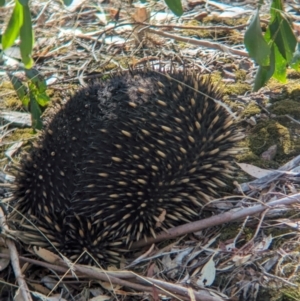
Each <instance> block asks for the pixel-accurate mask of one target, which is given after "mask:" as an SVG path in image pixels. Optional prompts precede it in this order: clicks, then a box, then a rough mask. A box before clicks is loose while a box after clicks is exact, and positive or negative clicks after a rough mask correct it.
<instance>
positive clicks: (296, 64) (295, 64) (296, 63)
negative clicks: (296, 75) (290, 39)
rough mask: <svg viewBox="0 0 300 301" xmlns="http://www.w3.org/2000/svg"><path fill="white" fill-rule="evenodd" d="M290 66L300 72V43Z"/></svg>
mask: <svg viewBox="0 0 300 301" xmlns="http://www.w3.org/2000/svg"><path fill="white" fill-rule="evenodd" d="M290 64H291V67H292V68H293V69H295V70H296V71H300V43H298V44H297V47H296V51H295V53H294V56H293V58H292V60H291V63H290Z"/></svg>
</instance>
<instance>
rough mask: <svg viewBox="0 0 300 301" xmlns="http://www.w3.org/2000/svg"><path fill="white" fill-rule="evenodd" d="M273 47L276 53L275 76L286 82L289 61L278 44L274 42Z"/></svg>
mask: <svg viewBox="0 0 300 301" xmlns="http://www.w3.org/2000/svg"><path fill="white" fill-rule="evenodd" d="M273 47H274V55H275V70H274V74H273V77H274V78H276V79H277V80H279V81H280V82H282V83H285V82H286V67H287V61H286V59H285V58H284V57H283V56H282V55H281V52H280V51H279V49H278V47H277V45H276V44H274V45H273Z"/></svg>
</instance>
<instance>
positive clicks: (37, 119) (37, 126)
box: [30, 93, 43, 131]
mask: <svg viewBox="0 0 300 301" xmlns="http://www.w3.org/2000/svg"><path fill="white" fill-rule="evenodd" d="M30 113H31V122H32V127H33V130H34V131H35V130H41V129H42V128H43V123H42V120H41V114H42V111H41V109H40V107H39V105H38V103H37V101H36V99H35V97H34V95H33V94H32V93H30Z"/></svg>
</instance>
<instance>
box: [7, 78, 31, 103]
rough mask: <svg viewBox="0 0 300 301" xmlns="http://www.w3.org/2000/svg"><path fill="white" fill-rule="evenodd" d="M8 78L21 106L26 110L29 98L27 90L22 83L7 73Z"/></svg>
mask: <svg viewBox="0 0 300 301" xmlns="http://www.w3.org/2000/svg"><path fill="white" fill-rule="evenodd" d="M7 74H8V77H9V79H10V81H11V83H12V85H13V87H14V89H15V91H16V93H17V95H18V97H19V99H20V100H21V102H22V104H23V106H24V107H25V108H27V106H28V102H29V96H28V91H27V88H26V87H25V86H24V85H23V83H22V82H21V81H20V80H19V79H18V78H17V77H16V76H14V75H13V74H12V73H10V72H8V73H7Z"/></svg>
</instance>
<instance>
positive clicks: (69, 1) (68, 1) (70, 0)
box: [64, 0, 73, 6]
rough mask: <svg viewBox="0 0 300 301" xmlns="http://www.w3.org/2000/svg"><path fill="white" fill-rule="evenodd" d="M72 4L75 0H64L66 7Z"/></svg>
mask: <svg viewBox="0 0 300 301" xmlns="http://www.w3.org/2000/svg"><path fill="white" fill-rule="evenodd" d="M72 2H73V0H64V4H65V5H66V6H69V5H71V4H72Z"/></svg>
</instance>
